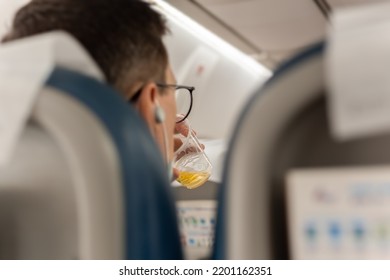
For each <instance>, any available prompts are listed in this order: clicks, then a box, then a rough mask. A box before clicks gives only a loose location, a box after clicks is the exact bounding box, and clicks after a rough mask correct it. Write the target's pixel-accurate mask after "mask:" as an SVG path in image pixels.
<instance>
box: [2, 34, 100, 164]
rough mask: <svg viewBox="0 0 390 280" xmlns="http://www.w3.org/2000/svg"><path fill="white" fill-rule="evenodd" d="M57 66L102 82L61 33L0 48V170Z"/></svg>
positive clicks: (74, 44)
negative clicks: (42, 89) (41, 90)
mask: <svg viewBox="0 0 390 280" xmlns="http://www.w3.org/2000/svg"><path fill="white" fill-rule="evenodd" d="M56 65H59V66H62V67H65V68H68V69H71V70H76V71H78V72H82V73H85V74H87V75H90V76H93V77H95V78H97V79H100V80H102V79H103V75H102V74H101V72H100V70H99V69H98V68H97V67H96V65H95V63H94V62H93V61H92V59H91V58H90V57H89V56H88V55H87V54H86V52H85V51H84V50H83V49H82V48H81V47H80V45H79V43H77V42H76V41H75V40H74V39H73V38H71V37H70V36H69V35H67V34H65V33H63V32H55V33H48V34H45V35H40V36H34V37H30V38H27V39H23V40H18V41H15V42H10V43H7V44H4V45H2V46H1V47H0V166H3V165H5V164H7V162H8V161H9V159H10V158H11V156H12V152H13V150H14V148H15V146H16V143H17V140H18V138H19V136H20V134H21V132H22V130H23V128H24V126H25V123H26V121H27V120H28V117H29V115H30V113H31V110H32V108H33V105H34V101H35V100H36V98H37V95H38V93H39V91H40V89H41V88H42V86H43V85H44V83H45V81H46V80H47V78H48V77H49V75H50V73H51V71H52V70H53V69H54V67H55V66H56Z"/></svg>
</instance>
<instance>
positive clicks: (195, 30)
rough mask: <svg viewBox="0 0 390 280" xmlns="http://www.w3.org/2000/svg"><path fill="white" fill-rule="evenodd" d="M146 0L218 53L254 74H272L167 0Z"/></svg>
mask: <svg viewBox="0 0 390 280" xmlns="http://www.w3.org/2000/svg"><path fill="white" fill-rule="evenodd" d="M148 2H150V3H153V4H155V8H156V9H157V10H158V11H159V12H160V13H162V14H163V15H164V16H165V17H167V18H168V19H169V20H170V21H172V22H174V23H175V24H177V25H179V26H180V27H182V28H185V29H186V30H187V31H188V32H189V33H190V34H193V35H194V36H195V37H198V38H199V39H200V40H201V41H202V42H204V43H205V44H206V45H209V46H210V48H211V49H217V50H218V53H220V54H224V55H225V56H226V57H228V58H230V59H232V60H236V61H240V65H242V66H243V68H245V69H247V70H248V72H251V73H252V74H255V75H257V74H261V75H266V76H270V75H271V74H272V72H271V71H270V70H269V69H267V68H266V67H264V66H263V65H262V64H260V63H259V62H257V61H256V60H254V59H253V58H251V57H250V56H248V55H246V54H245V53H243V52H242V51H240V50H239V49H237V48H235V47H234V46H232V45H231V44H229V43H228V42H226V41H224V40H223V39H222V38H220V37H218V36H217V35H215V34H214V33H212V32H211V31H210V30H208V29H206V28H205V27H204V26H202V25H200V24H199V23H197V22H196V21H194V20H193V19H191V18H190V17H188V16H187V15H185V14H183V13H182V12H180V11H179V10H177V9H176V8H174V7H173V6H171V5H170V4H168V3H167V2H165V1H163V0H153V1H148Z"/></svg>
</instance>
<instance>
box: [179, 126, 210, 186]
mask: <svg viewBox="0 0 390 280" xmlns="http://www.w3.org/2000/svg"><path fill="white" fill-rule="evenodd" d="M175 144H176V146H178V145H179V147H178V149H177V150H176V152H175V154H174V159H173V167H174V168H176V169H177V170H178V172H179V177H178V178H177V179H176V180H177V181H178V182H179V183H180V184H182V185H183V186H185V187H187V188H188V189H194V188H197V187H199V186H201V185H203V184H204V183H205V182H206V181H207V179H208V178H209V177H210V175H211V170H212V166H211V163H210V160H209V159H208V157H207V156H206V154H205V153H204V151H203V148H202V146H201V145H200V144H199V141H198V138H197V137H196V135H195V133H194V132H193V131H192V130H191V128H190V126H189V123H188V121H187V120H186V121H183V122H182V123H180V125H179V131H178V133H177V134H176V135H175Z"/></svg>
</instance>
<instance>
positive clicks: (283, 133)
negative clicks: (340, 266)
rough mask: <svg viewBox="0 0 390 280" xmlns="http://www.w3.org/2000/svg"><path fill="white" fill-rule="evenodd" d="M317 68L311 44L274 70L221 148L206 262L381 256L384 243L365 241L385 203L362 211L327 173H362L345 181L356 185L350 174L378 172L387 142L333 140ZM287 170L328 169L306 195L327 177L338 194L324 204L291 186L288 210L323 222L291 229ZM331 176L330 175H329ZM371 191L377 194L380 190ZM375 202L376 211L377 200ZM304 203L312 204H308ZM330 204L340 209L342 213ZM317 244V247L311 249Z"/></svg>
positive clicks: (318, 55) (319, 54)
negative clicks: (210, 255)
mask: <svg viewBox="0 0 390 280" xmlns="http://www.w3.org/2000/svg"><path fill="white" fill-rule="evenodd" d="M324 68H325V66H324V46H323V45H322V44H321V45H317V46H314V47H313V48H311V49H309V50H307V51H306V52H304V53H303V54H300V55H298V56H297V57H295V58H294V59H292V60H291V61H289V62H288V63H287V64H285V65H283V66H282V67H281V68H280V69H279V70H278V71H276V72H275V74H274V76H273V77H272V78H271V80H270V81H269V82H268V83H267V84H266V85H265V86H264V88H262V89H260V90H259V91H258V92H257V94H255V96H253V98H252V100H251V101H250V102H249V103H248V105H247V106H246V108H245V109H244V110H243V112H242V114H241V116H240V119H239V121H238V123H237V125H236V128H235V132H234V136H233V139H232V141H231V143H230V146H229V148H228V155H227V159H226V163H225V168H224V175H223V183H222V186H221V192H220V193H219V201H220V203H219V207H218V216H217V228H216V245H215V248H214V257H215V258H217V259H288V258H293V257H294V256H297V255H296V254H295V253H294V252H292V248H296V249H297V248H298V247H300V248H298V249H299V250H300V252H302V250H303V251H304V250H307V251H305V252H306V253H305V254H303V255H299V256H300V257H301V258H327V259H329V258H336V259H339V258H349V259H350V258H357V259H359V258H361V259H365V258H388V257H389V251H388V249H386V248H388V246H387V245H386V244H387V243H386V244H385V242H388V239H386V240H387V241H380V242H382V243H380V242H379V241H378V242H377V241H375V240H374V239H376V238H377V237H376V236H377V229H376V228H374V224H375V223H376V222H378V220H382V219H384V218H386V217H387V213H388V210H389V209H388V206H386V205H388V204H386V203H385V204H379V205H382V206H381V207H382V208H380V209H379V208H378V209H377V208H373V207H376V205H375V203H378V200H372V199H371V200H370V201H368V200H366V202H367V203H368V204H369V208H364V207H367V205H368V204H365V205H366V206H364V205H363V204H362V205H359V204H357V203H355V202H356V201H354V197H353V195H354V194H353V193H351V192H352V191H351V190H353V188H354V186H353V185H348V183H349V181H345V180H347V179H348V180H349V177H348V178H347V179H343V180H344V181H341V180H338V179H337V178H340V177H337V176H340V175H337V174H344V175H345V174H347V172H346V170H347V169H345V168H350V170H354V168H362V169H356V170H357V171H354V172H355V173H354V175H351V176H352V178H353V176H355V177H356V178H359V179H357V181H356V182H357V183H359V181H358V180H361V177H359V176H357V175H356V174H357V173H361V172H360V171H362V172H363V173H361V174H364V172H366V170H368V169H369V168H371V167H373V168H375V167H377V166H386V165H388V164H389V163H390V152H389V149H388V145H389V143H390V135H389V133H388V132H385V133H382V134H380V135H370V136H367V137H364V138H355V139H348V140H345V141H339V140H337V139H335V138H334V137H333V135H332V134H331V131H330V124H329V121H328V110H329V109H328V108H327V105H328V104H329V102H328V101H327V98H326V86H325V78H324V77H325V75H324ZM345 82H346V83H348V82H350V81H347V80H346V81H345ZM297 169H300V170H306V171H307V170H309V171H308V172H311V171H310V170H320V172H328V171H329V170H333V171H332V172H333V173H329V174H331V175H326V176H328V178H327V180H326V181H324V179H321V178H320V177H314V178H312V179H311V180H312V181H311V182H314V183H312V184H313V186H314V185H315V184H317V185H316V186H314V187H318V186H320V187H321V184H322V183H324V184H323V185H325V186H326V184H328V185H329V183H330V182H331V180H328V179H329V178H331V179H332V180H333V181H332V182H333V185H334V186H338V184H341V185H342V186H341V187H340V190H338V191H339V193H338V192H337V191H334V189H332V188H331V187H332V186H329V188H328V189H326V191H327V190H329V192H330V193H331V196H329V197H325V196H324V195H328V194H326V193H320V194H319V196H318V197H315V198H311V197H309V196H306V194H305V192H304V191H303V189H302V188H301V189H300V187H303V185H302V186H295V188H294V191H295V192H296V193H295V194H294V195H295V197H302V199H301V200H300V203H301V205H300V206H298V207H301V208H302V209H303V212H304V213H301V215H306V216H305V217H303V218H308V220H309V219H310V220H311V221H312V223H313V224H317V225H318V224H320V223H323V225H321V226H318V227H316V228H315V227H314V226H313V227H312V228H311V230H308V228H306V229H305V228H304V227H305V225H303V224H298V223H297V222H296V220H294V218H297V217H296V216H291V213H292V212H294V211H295V210H296V208H295V209H293V208H294V207H297V206H296V205H295V206H294V205H292V204H289V203H288V202H290V197H289V196H290V195H291V193H289V192H288V188H289V187H291V186H288V179H289V174H290V172H292V171H294V170H297ZM321 170H322V171H321ZM324 170H325V171H324ZM334 170H336V172H339V173H337V174H335V173H334ZM348 174H349V173H348ZM351 174H352V173H351ZM344 175H342V176H344ZM321 176H322V177H323V175H321ZM345 176H350V175H345ZM364 176H365V175H363V179H364ZM306 177H307V176H306ZM376 179H377V178H374V179H372V176H371V177H366V180H365V181H364V182H365V183H367V182H368V183H370V180H371V181H372V180H374V182H376V181H375V180H376ZM321 180H322V181H321ZM316 182H317V183H316ZM340 182H345V183H340ZM360 183H361V181H360ZM379 183H380V184H382V186H384V185H385V183H386V181H383V182H379ZM343 184H344V185H343ZM366 190H367V191H368V193H375V192H376V191H377V190H376V189H373V188H371V189H370V186H368V189H366ZM332 192H333V193H332ZM332 195H334V196H333V197H332ZM379 196H382V198H378V197H377V198H378V199H381V200H380V202H381V203H382V202H383V201H382V199H385V198H383V192H381V195H379ZM344 197H347V198H348V199H344ZM303 198H304V199H303ZM328 198H329V199H328ZM311 199H318V200H317V201H316V203H312V201H311ZM363 199H364V198H363ZM337 201H339V202H340V201H341V202H340V203H339V204H340V205H341V206H342V207H343V210H342V211H339V210H340V209H339V208H338V207H339V205H338V204H337V203H338V202H337ZM327 203H329V204H327ZM333 203H334V204H333ZM343 203H344V204H343ZM324 205H325V206H324ZM370 207H371V208H370ZM325 208H326V209H327V210H326V211H324V209H325ZM332 208H333V210H332ZM329 209H330V210H329ZM367 209H371V210H367ZM328 210H329V211H328ZM377 210H378V211H377ZM327 211H328V212H327ZM370 211H371V212H370ZM294 213H295V212H294ZM299 218H302V217H299ZM355 218H356V219H359V222H358V223H359V224H360V225H358V228H355V229H354V228H353V222H352V221H349V220H350V219H351V220H352V219H355ZM313 221H314V222H313ZM334 221H335V222H334ZM327 223H329V225H330V226H329V228H327V227H328V224H327ZM289 225H290V226H289ZM370 226H372V227H371V228H368V227H370ZM385 226H386V227H384V226H383V227H382V229H380V228H378V230H379V231H380V232H382V233H378V234H379V235H380V234H382V237H383V236H385V235H386V234H383V232H387V231H386V229H387V224H386V225H385ZM297 227H299V229H297ZM301 227H302V228H301ZM375 227H376V225H375ZM383 228H384V230H383ZM292 234H295V235H297V234H299V235H302V237H299V238H298V239H299V240H300V241H302V240H303V241H302V243H299V244H298V245H297V244H294V242H296V241H297V239H296V236H292ZM304 235H310V236H304ZM379 235H378V236H379ZM386 236H387V235H386ZM382 237H381V238H382ZM315 238H317V239H315ZM321 238H323V239H321ZM359 238H360V239H359ZM383 238H388V237H383ZM308 239H310V240H308ZM320 239H321V240H322V241H319V242H318V243H316V242H317V241H318V240H320ZM332 239H333V240H332ZM313 240H314V241H313ZM316 240H317V241H316ZM359 240H360V241H359ZM383 240H384V239H383ZM303 242H307V244H303ZM321 242H322V243H321ZM358 243H359V244H358ZM367 244H368V246H367ZM355 245H356V246H355ZM305 246H306V247H305ZM355 247H356V248H355ZM317 249H318V251H316V250H317ZM347 251H348V252H347Z"/></svg>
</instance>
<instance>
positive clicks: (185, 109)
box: [176, 88, 191, 121]
mask: <svg viewBox="0 0 390 280" xmlns="http://www.w3.org/2000/svg"><path fill="white" fill-rule="evenodd" d="M176 108H177V114H179V115H181V116H183V118H184V117H185V116H187V114H188V113H189V111H190V109H191V94H190V92H189V91H188V90H187V89H185V88H181V89H177V90H176ZM183 118H182V119H183ZM182 119H178V120H177V121H181V120H182Z"/></svg>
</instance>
